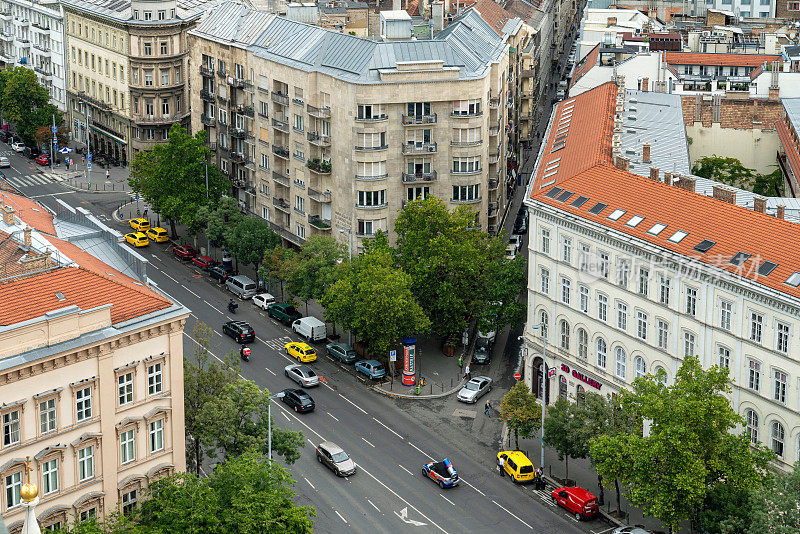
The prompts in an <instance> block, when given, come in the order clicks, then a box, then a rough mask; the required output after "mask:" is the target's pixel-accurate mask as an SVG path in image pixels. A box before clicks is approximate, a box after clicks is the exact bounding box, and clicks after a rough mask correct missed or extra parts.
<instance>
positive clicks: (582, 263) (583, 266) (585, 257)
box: [578, 243, 591, 271]
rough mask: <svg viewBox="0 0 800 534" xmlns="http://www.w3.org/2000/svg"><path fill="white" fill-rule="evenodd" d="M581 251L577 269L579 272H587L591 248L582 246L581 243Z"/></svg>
mask: <svg viewBox="0 0 800 534" xmlns="http://www.w3.org/2000/svg"><path fill="white" fill-rule="evenodd" d="M580 247H581V250H580V253H579V254H578V268H579V269H580V270H581V271H588V270H589V254H590V253H591V247H590V246H589V245H584V244H583V243H581V244H580Z"/></svg>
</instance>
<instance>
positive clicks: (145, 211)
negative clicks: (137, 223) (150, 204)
mask: <svg viewBox="0 0 800 534" xmlns="http://www.w3.org/2000/svg"><path fill="white" fill-rule="evenodd" d="M143 217H144V218H145V219H146V218H147V208H145V209H144V215H143Z"/></svg>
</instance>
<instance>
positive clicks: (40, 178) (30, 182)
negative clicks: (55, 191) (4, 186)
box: [3, 172, 66, 188]
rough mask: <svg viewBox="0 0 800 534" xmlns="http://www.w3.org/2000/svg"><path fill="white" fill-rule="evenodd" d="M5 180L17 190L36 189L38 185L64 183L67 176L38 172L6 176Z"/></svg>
mask: <svg viewBox="0 0 800 534" xmlns="http://www.w3.org/2000/svg"><path fill="white" fill-rule="evenodd" d="M3 179H4V180H5V181H6V182H8V183H9V184H11V185H13V186H14V187H16V188H27V187H36V186H37V185H46V184H52V183H53V182H63V181H64V180H66V176H63V175H61V174H56V173H54V172H38V173H34V174H26V175H24V176H8V175H6V176H4V177H3Z"/></svg>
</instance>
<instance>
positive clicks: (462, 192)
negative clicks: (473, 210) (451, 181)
mask: <svg viewBox="0 0 800 534" xmlns="http://www.w3.org/2000/svg"><path fill="white" fill-rule="evenodd" d="M480 199H481V192H480V186H479V185H478V184H475V185H454V186H453V200H455V201H469V200H480Z"/></svg>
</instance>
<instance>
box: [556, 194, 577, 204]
mask: <svg viewBox="0 0 800 534" xmlns="http://www.w3.org/2000/svg"><path fill="white" fill-rule="evenodd" d="M572 195H574V193H573V192H572V191H564V192H563V193H561V194H560V195H558V196H557V197H556V200H558V201H559V202H566V201H567V199H568V198H569V197H571V196H572Z"/></svg>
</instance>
